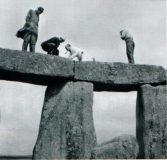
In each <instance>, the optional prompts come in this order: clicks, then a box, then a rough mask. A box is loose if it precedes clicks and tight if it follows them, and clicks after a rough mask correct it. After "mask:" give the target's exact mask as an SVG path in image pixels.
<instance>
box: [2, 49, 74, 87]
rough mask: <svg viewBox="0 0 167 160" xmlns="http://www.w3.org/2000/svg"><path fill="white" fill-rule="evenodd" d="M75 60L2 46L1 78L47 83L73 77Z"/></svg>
mask: <svg viewBox="0 0 167 160" xmlns="http://www.w3.org/2000/svg"><path fill="white" fill-rule="evenodd" d="M73 66H74V64H73V62H72V61H71V60H68V59H66V58H62V57H57V56H51V55H46V54H39V53H32V52H22V51H17V50H9V49H2V48H0V79H1V80H11V81H20V82H27V83H33V84H41V85H47V84H50V83H57V81H60V80H61V81H62V80H64V79H65V80H69V79H72V78H73V74H74V73H73Z"/></svg>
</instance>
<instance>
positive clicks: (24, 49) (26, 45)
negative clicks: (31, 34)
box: [22, 41, 28, 51]
mask: <svg viewBox="0 0 167 160" xmlns="http://www.w3.org/2000/svg"><path fill="white" fill-rule="evenodd" d="M27 47H28V42H26V41H24V42H23V45H22V51H27Z"/></svg>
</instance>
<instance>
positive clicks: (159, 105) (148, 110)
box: [136, 85, 167, 159]
mask: <svg viewBox="0 0 167 160" xmlns="http://www.w3.org/2000/svg"><path fill="white" fill-rule="evenodd" d="M136 117H137V118H136V123H137V124H136V138H137V140H138V143H139V158H144V159H155V158H156V159H163V158H167V99H166V86H157V87H153V86H150V85H143V86H141V88H140V90H139V91H138V95H137V109H136Z"/></svg>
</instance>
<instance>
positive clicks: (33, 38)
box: [30, 33, 37, 52]
mask: <svg viewBox="0 0 167 160" xmlns="http://www.w3.org/2000/svg"><path fill="white" fill-rule="evenodd" d="M36 42H37V35H36V34H33V33H32V34H31V38H30V52H35V44H36Z"/></svg>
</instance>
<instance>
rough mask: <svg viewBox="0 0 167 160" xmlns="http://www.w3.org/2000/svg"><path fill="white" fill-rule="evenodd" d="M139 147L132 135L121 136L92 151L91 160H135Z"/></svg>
mask: <svg viewBox="0 0 167 160" xmlns="http://www.w3.org/2000/svg"><path fill="white" fill-rule="evenodd" d="M138 152H139V147H138V144H137V141H136V138H135V137H134V136H132V135H122V136H119V137H116V138H114V139H113V140H111V141H109V142H105V143H102V144H100V145H98V146H97V147H95V148H93V150H92V157H91V158H93V159H124V158H125V159H131V158H133V159H135V158H137V155H138Z"/></svg>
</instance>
